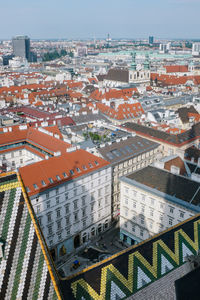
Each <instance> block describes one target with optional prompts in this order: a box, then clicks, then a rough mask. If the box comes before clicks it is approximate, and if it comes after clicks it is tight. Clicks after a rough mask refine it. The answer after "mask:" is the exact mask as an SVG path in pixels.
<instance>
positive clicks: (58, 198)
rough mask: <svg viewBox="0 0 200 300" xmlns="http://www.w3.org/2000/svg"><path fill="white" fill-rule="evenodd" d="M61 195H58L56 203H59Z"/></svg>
mask: <svg viewBox="0 0 200 300" xmlns="http://www.w3.org/2000/svg"><path fill="white" fill-rule="evenodd" d="M59 200H60V197H59V196H58V197H56V204H59Z"/></svg>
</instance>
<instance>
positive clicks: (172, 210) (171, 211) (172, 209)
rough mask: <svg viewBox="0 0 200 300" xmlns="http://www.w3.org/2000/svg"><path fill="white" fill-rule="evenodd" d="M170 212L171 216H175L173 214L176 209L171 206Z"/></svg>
mask: <svg viewBox="0 0 200 300" xmlns="http://www.w3.org/2000/svg"><path fill="white" fill-rule="evenodd" d="M169 212H170V213H171V214H173V213H174V207H172V206H169Z"/></svg>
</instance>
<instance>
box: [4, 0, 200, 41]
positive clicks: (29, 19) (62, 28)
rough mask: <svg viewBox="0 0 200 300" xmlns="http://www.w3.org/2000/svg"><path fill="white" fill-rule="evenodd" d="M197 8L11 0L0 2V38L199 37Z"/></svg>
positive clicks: (194, 2)
mask: <svg viewBox="0 0 200 300" xmlns="http://www.w3.org/2000/svg"><path fill="white" fill-rule="evenodd" d="M10 7H12V10H11V9H10ZM199 9H200V1H199V0H190V1H189V0H167V1H165V2H163V1H158V0H153V1H151V2H149V1H147V0H142V1H140V3H138V2H137V1H135V0H125V1H123V2H122V1H120V0H116V1H114V0H110V1H109V2H106V1H105V0H102V1H101V2H96V3H94V2H92V1H91V0H86V1H84V2H82V1H80V0H77V1H74V2H70V3H66V2H65V1H63V0H60V1H59V3H55V2H53V1H52V0H50V1H48V2H47V1H46V0H45V1H42V2H39V1H38V0H36V1H34V3H31V4H30V3H27V2H26V1H24V0H20V1H19V2H17V3H16V2H14V1H13V0H11V1H9V3H5V2H4V3H2V11H3V12H4V14H3V15H2V18H1V21H0V25H1V27H4V28H5V29H4V31H2V33H1V36H0V39H11V38H12V37H13V36H15V35H21V34H22V35H24V34H27V35H29V36H30V37H31V38H32V39H54V38H58V39H72V38H73V39H88V38H94V37H95V38H103V37H106V36H107V33H110V36H111V37H112V38H136V39H137V38H140V37H141V38H144V37H148V36H149V35H153V36H156V37H159V38H161V39H167V38H172V39H175V38H182V39H187V38H191V39H195V38H198V37H199V32H198V27H199V25H200V21H199V19H198V11H199ZM8 16H9V17H10V18H9V22H8ZM5 24H7V26H6V27H5Z"/></svg>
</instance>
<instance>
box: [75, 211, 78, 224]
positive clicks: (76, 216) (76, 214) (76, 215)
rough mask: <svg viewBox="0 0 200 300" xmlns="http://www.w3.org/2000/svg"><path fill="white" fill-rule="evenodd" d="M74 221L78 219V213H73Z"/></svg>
mask: <svg viewBox="0 0 200 300" xmlns="http://www.w3.org/2000/svg"><path fill="white" fill-rule="evenodd" d="M74 221H75V222H77V221H78V213H75V214H74Z"/></svg>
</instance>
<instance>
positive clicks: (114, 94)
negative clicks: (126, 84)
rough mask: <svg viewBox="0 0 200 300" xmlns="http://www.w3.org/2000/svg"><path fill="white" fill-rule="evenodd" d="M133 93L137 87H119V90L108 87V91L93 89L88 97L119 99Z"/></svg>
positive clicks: (129, 96) (136, 90) (130, 95)
mask: <svg viewBox="0 0 200 300" xmlns="http://www.w3.org/2000/svg"><path fill="white" fill-rule="evenodd" d="M134 93H138V89H137V88H128V89H121V90H116V89H110V90H109V91H107V92H105V93H103V92H102V91H100V90H98V89H97V90H95V91H94V92H92V93H91V94H90V98H92V99H94V100H102V99H106V100H110V99H120V98H123V97H126V98H127V99H128V98H131V97H132V96H133V94H134Z"/></svg>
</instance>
